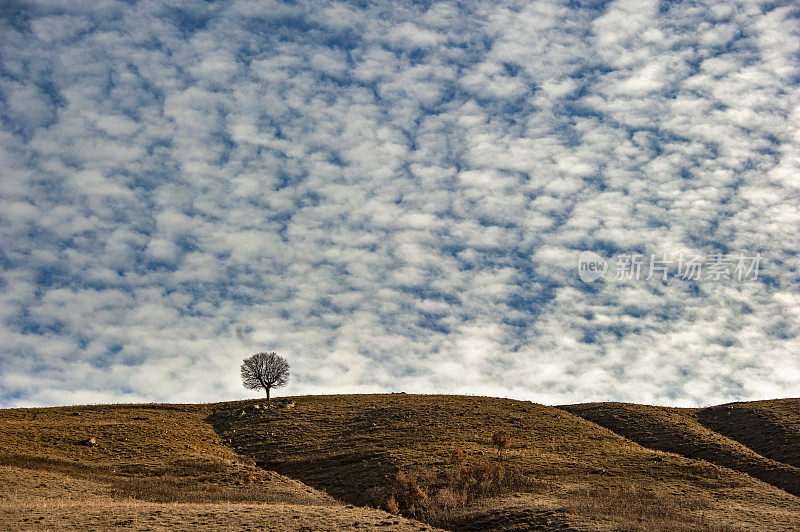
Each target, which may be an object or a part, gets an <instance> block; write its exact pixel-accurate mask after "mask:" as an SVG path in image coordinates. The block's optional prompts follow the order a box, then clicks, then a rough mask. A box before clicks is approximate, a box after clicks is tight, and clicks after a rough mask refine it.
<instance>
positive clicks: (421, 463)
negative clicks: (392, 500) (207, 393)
mask: <svg viewBox="0 0 800 532" xmlns="http://www.w3.org/2000/svg"><path fill="white" fill-rule="evenodd" d="M293 400H294V404H293V408H280V407H278V406H276V405H273V406H271V407H265V406H264V405H263V404H261V403H258V402H237V403H223V404H219V405H216V409H215V413H214V415H213V416H212V417H211V418H210V419H211V422H212V423H213V424H214V426H215V427H216V429H217V431H218V432H219V433H220V435H221V436H222V437H223V438H225V440H226V441H230V442H231V445H232V446H233V448H234V449H236V451H237V452H238V453H240V454H243V455H245V456H248V457H251V458H252V459H253V460H254V461H256V463H257V464H258V465H260V466H261V467H263V468H265V469H270V470H275V471H277V472H279V473H281V474H284V475H287V476H290V477H292V478H297V479H299V480H301V481H303V482H304V483H306V484H309V485H311V486H314V487H316V488H318V489H321V490H325V491H326V492H328V493H331V494H332V495H334V496H335V497H337V498H341V499H342V500H345V501H347V502H351V503H354V504H374V505H384V504H386V503H387V502H386V500H385V499H382V497H384V496H385V494H386V493H387V489H386V488H388V487H389V486H391V485H392V483H393V479H395V478H397V477H398V476H402V477H403V478H407V477H409V476H413V475H414V472H415V471H420V470H421V471H425V472H429V473H431V475H433V476H435V477H436V478H441V477H442V476H446V475H447V474H448V471H452V468H453V466H452V465H451V464H450V461H449V454H450V451H451V450H452V449H454V448H456V447H458V448H460V449H462V450H463V451H464V453H465V456H466V462H467V464H469V463H496V462H497V458H496V457H495V456H496V453H495V450H494V448H493V447H492V445H491V443H490V442H491V436H492V433H493V432H495V431H497V430H500V429H503V430H507V431H509V432H510V434H511V435H512V445H511V448H510V449H509V450H508V451H507V452H506V454H505V456H506V459H505V461H504V464H505V465H506V466H508V467H509V468H513V470H515V471H519V472H521V474H523V475H524V476H525V478H527V479H529V480H530V482H529V483H528V484H526V485H525V486H524V487H521V488H519V489H517V490H515V494H514V495H513V496H506V497H501V499H494V500H491V501H489V500H487V501H484V502H482V503H481V504H479V505H477V506H472V507H469V508H462V509H460V511H461V510H463V515H461V517H458V516H456V517H455V518H454V519H453V520H452V522H453V523H456V524H455V525H454V526H453V528H456V529H465V530H466V529H471V528H470V527H471V526H474V524H475V523H484V524H485V526H483V525H482V527H483V528H484V529H496V530H526V529H530V528H532V527H534V526H537V525H535V523H536V519H537V518H542V517H543V516H544V515H550V516H551V517H550V518H549V521H548V522H550V523H551V525H548V526H549V527H550V528H547V527H545V529H557V528H558V527H567V526H569V527H572V528H574V529H581V530H584V529H586V530H588V529H596V530H597V529H599V530H602V529H633V530H702V529H713V530H739V529H755V530H758V529H763V530H781V529H783V530H789V529H791V528H792V527H793V526H794V524H796V523H798V522H800V500H798V499H797V498H796V497H793V496H791V495H789V494H787V493H785V492H783V491H781V490H779V489H776V488H774V487H773V486H770V485H767V484H764V483H762V482H760V481H757V480H754V479H753V478H751V477H750V476H748V475H745V474H742V473H737V472H735V471H732V470H730V469H727V468H723V467H720V466H717V465H714V464H709V463H707V462H702V461H696V460H691V459H688V458H685V457H681V456H677V455H674V454H665V453H661V452H656V451H652V450H649V449H646V448H644V447H642V446H640V445H638V444H636V443H634V442H632V441H630V440H628V439H625V438H623V437H621V436H620V435H618V434H616V433H614V432H613V431H611V430H607V429H605V428H603V427H601V426H599V425H598V424H596V423H594V422H590V421H587V420H585V419H582V418H581V417H580V416H577V415H573V414H571V413H569V412H566V411H565V410H562V409H559V408H555V407H547V406H542V405H537V404H533V403H529V402H523V401H514V400H507V399H497V398H487V397H465V396H421V395H406V394H388V395H341V396H304V397H296V398H293ZM256 406H258V408H256ZM692 434H696V433H692ZM698 436H699V434H698ZM742 452H743V453H744V452H745V451H744V450H742ZM421 487H422V488H424V486H421ZM548 512H549V514H548ZM659 512H661V513H660V514H659ZM459 523H460V524H459ZM502 523H506V524H505V525H503V524H502ZM511 523H516V524H514V525H512V524H511ZM473 529H474V528H473Z"/></svg>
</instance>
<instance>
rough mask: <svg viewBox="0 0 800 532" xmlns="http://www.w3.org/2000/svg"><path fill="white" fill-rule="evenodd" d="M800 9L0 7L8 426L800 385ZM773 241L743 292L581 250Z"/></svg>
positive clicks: (727, 394)
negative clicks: (395, 401)
mask: <svg viewBox="0 0 800 532" xmlns="http://www.w3.org/2000/svg"><path fill="white" fill-rule="evenodd" d="M798 18H800V11H798V9H797V8H796V7H795V6H793V5H791V4H789V3H780V2H779V3H774V2H750V1H748V2H727V1H726V2H708V3H704V4H702V5H695V4H691V5H690V4H688V3H682V2H677V3H672V4H668V5H662V4H659V3H657V2H649V3H642V2H630V1H624V0H617V1H614V2H609V3H606V4H603V5H602V6H598V7H592V6H590V5H587V6H571V7H568V6H565V5H563V4H562V3H559V2H546V1H538V2H528V3H522V4H519V3H504V2H501V3H493V4H486V3H458V4H456V3H452V2H437V3H434V4H431V5H430V6H427V5H426V6H423V5H417V4H393V6H392V9H386V8H385V7H382V6H380V5H373V6H360V5H358V6H357V5H355V4H350V3H347V2H336V3H332V2H315V3H311V4H290V3H281V2H273V3H270V4H267V3H263V2H249V1H245V0H233V1H231V2H228V3H225V4H223V3H206V2H193V1H186V2H178V3H169V4H167V3H161V2H147V3H139V4H137V5H135V6H134V5H128V4H122V3H117V2H104V3H100V4H93V5H91V6H89V5H88V4H87V5H78V4H75V5H69V6H56V5H53V4H50V3H48V2H30V3H29V4H28V5H27V7H26V9H25V10H21V9H16V8H13V7H12V8H8V9H6V10H4V11H3V14H2V19H0V24H2V27H1V28H0V34H2V35H3V37H2V39H0V57H2V58H3V61H2V64H0V120H2V131H0V163H1V164H2V168H3V171H2V179H0V250H2V252H0V265H2V270H1V271H0V337H2V338H3V343H2V346H0V404H2V405H3V406H20V405H50V404H66V403H74V402H102V401H212V400H226V399H233V398H238V397H244V396H246V392H245V391H244V390H243V389H242V388H241V386H240V384H239V382H238V375H237V369H238V364H239V363H240V361H241V359H242V358H243V357H244V356H246V355H248V354H251V353H252V352H255V351H260V350H276V351H278V352H281V353H283V354H285V355H286V356H287V357H288V358H289V360H290V362H291V364H292V367H293V375H294V376H293V379H292V381H291V383H290V385H289V387H288V388H287V389H286V392H287V393H332V392H348V391H365V392H366V391H370V392H371V391H394V390H406V391H409V392H441V393H473V394H492V395H502V396H511V397H517V398H523V399H531V400H537V401H544V402H548V403H565V402H577V401H589V400H603V399H615V400H629V401H642V402H653V403H668V404H681V405H696V404H706V403H712V402H722V401H729V400H736V399H756V398H767V397H775V396H787V395H797V394H798V392H800V388H798V382H800V381H799V380H798V379H797V373H798V371H799V370H798V368H800V364H798V353H800V330H799V329H798V327H797V323H798V319H797V318H798V317H800V316H798V312H800V310H798V309H800V301H799V300H798V298H797V297H796V294H797V293H798V283H799V282H800V275H798V266H797V256H796V249H798V248H799V247H800V245H799V244H800V234H798V231H797V227H798V222H799V221H800V219H798V214H797V212H798V197H799V196H798V189H800V181H798V178H797V176H798V171H800V162H799V161H800V136H798V133H797V127H796V124H797V121H798V116H799V113H800V106H798V101H800V99H799V96H800V89H799V88H798V79H800V78H799V77H798V74H800V72H799V69H800V66H798V65H800V63H798V61H797V58H798V55H800V54H799V52H800V49H799V48H800V45H799V44H798V43H800V39H798V30H797V27H798V25H797V22H798ZM584 250H591V251H594V252H596V253H599V254H600V255H603V256H605V257H607V258H608V259H613V257H615V256H618V255H621V254H624V253H639V254H649V253H657V254H659V255H660V254H664V253H667V254H673V255H677V254H679V253H684V254H692V253H695V254H700V255H703V256H706V257H709V256H712V255H714V254H715V253H734V252H736V251H746V252H748V253H751V254H755V253H759V254H760V255H761V257H762V264H763V269H762V272H761V275H760V277H759V278H758V279H757V280H751V281H747V282H738V283H737V282H730V283H727V284H726V283H714V282H699V283H691V282H687V281H682V280H679V279H670V280H669V281H668V282H667V283H664V282H661V281H660V280H658V279H651V280H649V281H647V280H640V281H624V280H620V281H616V280H614V279H612V278H609V277H610V275H611V274H612V273H613V272H612V269H613V266H612V269H610V270H609V275H608V276H607V278H606V280H605V281H598V282H596V283H594V284H591V285H587V284H584V283H582V282H581V281H580V280H579V279H578V276H577V270H576V265H577V257H578V255H579V254H580V253H581V251H584Z"/></svg>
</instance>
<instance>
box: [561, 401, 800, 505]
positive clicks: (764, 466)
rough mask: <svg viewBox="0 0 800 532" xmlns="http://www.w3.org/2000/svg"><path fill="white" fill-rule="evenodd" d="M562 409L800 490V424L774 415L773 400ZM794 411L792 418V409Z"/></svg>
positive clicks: (646, 440) (797, 492) (795, 491)
mask: <svg viewBox="0 0 800 532" xmlns="http://www.w3.org/2000/svg"><path fill="white" fill-rule="evenodd" d="M768 403H769V402H768ZM794 404H796V403H794ZM790 406H791V405H790ZM562 408H563V409H564V410H566V411H568V412H571V413H573V414H577V415H579V416H581V417H583V418H584V419H587V420H590V421H593V422H595V423H597V424H598V425H601V426H603V427H606V428H608V429H611V430H612V431H614V432H616V433H617V434H620V435H622V436H624V437H626V438H628V439H630V440H633V441H635V442H637V443H639V444H641V445H644V446H645V447H649V448H651V449H659V450H662V451H668V452H674V453H677V454H680V455H682V456H686V457H689V458H695V459H702V460H706V461H708V462H712V463H715V464H718V465H722V466H725V467H728V468H731V469H734V470H736V471H741V472H743V473H747V474H748V475H750V476H752V477H755V478H758V479H760V480H763V481H764V482H768V483H770V484H772V485H774V486H776V487H779V488H781V489H784V490H786V491H788V492H789V493H792V494H794V495H800V468H797V467H795V466H793V465H790V463H789V462H788V460H791V459H792V458H793V457H795V456H796V455H795V453H796V449H797V445H798V442H797V440H796V439H793V438H792V436H791V435H792V432H791V431H792V429H795V430H796V426H792V425H791V424H790V423H787V422H785V421H784V420H783V419H782V418H778V417H777V416H773V417H769V418H768V417H767V414H768V413H770V412H771V411H772V409H770V408H769V404H762V405H760V406H759V408H749V407H747V405H746V404H745V405H724V406H719V407H712V408H706V409H700V410H695V409H685V408H670V407H659V406H645V405H636V404H627V403H591V404H579V405H569V406H564V407H562ZM788 414H789V416H788V417H789V418H790V420H791V419H792V418H791V412H789V413H788ZM766 419H769V420H771V423H768V422H766V421H765V420H766ZM726 434H727V435H726ZM729 436H730V437H729ZM737 440H738V441H737ZM748 443H749V444H751V445H747V444H748ZM754 448H757V449H761V450H767V451H770V454H772V455H773V456H775V457H777V458H783V459H784V460H785V461H779V460H778V459H772V458H768V457H766V456H763V455H761V454H759V453H758V452H756V451H755V450H754Z"/></svg>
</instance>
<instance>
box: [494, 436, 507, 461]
mask: <svg viewBox="0 0 800 532" xmlns="http://www.w3.org/2000/svg"><path fill="white" fill-rule="evenodd" d="M492 444H493V445H494V446H495V447H497V456H498V457H500V459H501V460H502V459H503V450H505V449H508V446H509V445H511V433H510V432H508V431H507V430H498V431H497V432H495V433H494V434H492Z"/></svg>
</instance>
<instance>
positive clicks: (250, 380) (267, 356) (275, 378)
mask: <svg viewBox="0 0 800 532" xmlns="http://www.w3.org/2000/svg"><path fill="white" fill-rule="evenodd" d="M241 370H242V384H243V385H244V387H245V388H247V389H248V390H257V389H259V388H264V389H265V390H266V391H267V401H269V391H270V390H271V389H272V388H280V387H281V386H283V385H285V384H286V381H288V380H289V363H288V362H286V359H285V358H283V357H282V356H280V355H278V354H276V353H256V354H255V355H253V356H251V357H248V358H245V359H244V361H243V362H242V368H241Z"/></svg>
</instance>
